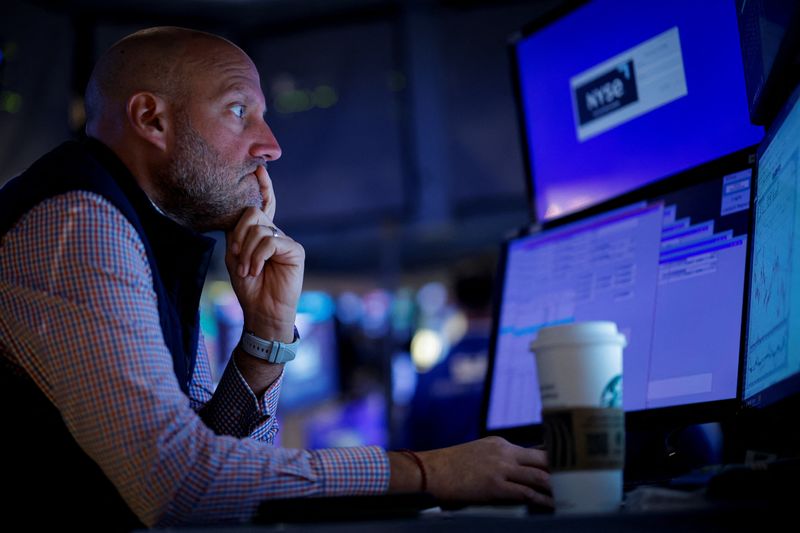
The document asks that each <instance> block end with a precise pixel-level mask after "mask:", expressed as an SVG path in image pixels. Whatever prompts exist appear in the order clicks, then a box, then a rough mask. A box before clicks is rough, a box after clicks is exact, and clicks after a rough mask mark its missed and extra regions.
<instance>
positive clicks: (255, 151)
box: [250, 122, 281, 161]
mask: <svg viewBox="0 0 800 533" xmlns="http://www.w3.org/2000/svg"><path fill="white" fill-rule="evenodd" d="M262 124H263V125H262V127H261V131H260V132H259V135H258V137H257V139H256V142H254V143H253V145H252V146H251V147H250V155H252V156H254V157H259V158H263V159H265V160H266V161H275V160H276V159H278V158H279V157H280V156H281V146H280V145H279V144H278V139H276V138H275V135H274V134H273V133H272V130H271V129H270V127H269V126H268V125H267V123H266V122H263V123H262Z"/></svg>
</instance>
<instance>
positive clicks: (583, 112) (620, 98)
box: [575, 61, 639, 125]
mask: <svg viewBox="0 0 800 533" xmlns="http://www.w3.org/2000/svg"><path fill="white" fill-rule="evenodd" d="M638 100H639V92H638V91H637V89H636V76H634V70H633V61H626V62H625V63H620V64H619V65H617V66H616V67H615V68H613V69H611V70H609V71H607V72H604V73H603V74H601V75H599V76H597V77H596V78H594V79H593V80H591V81H588V82H586V83H584V84H583V85H580V86H578V87H576V88H575V101H576V103H577V107H578V120H579V122H580V124H581V125H583V124H587V123H589V122H591V121H593V120H597V119H598V118H601V117H604V116H606V115H608V114H609V113H612V112H614V111H616V110H617V109H621V108H623V107H625V106H627V105H630V104H633V103H634V102H637V101H638Z"/></svg>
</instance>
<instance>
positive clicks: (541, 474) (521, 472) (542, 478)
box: [508, 466, 550, 493]
mask: <svg viewBox="0 0 800 533" xmlns="http://www.w3.org/2000/svg"><path fill="white" fill-rule="evenodd" d="M508 480H509V481H512V482H514V483H519V484H520V485H525V486H526V487H532V488H535V489H537V490H543V491H545V492H548V493H549V492H550V474H549V473H547V472H545V471H544V470H541V469H539V468H534V467H528V466H520V467H517V468H515V469H514V470H513V471H512V472H510V473H509V475H508Z"/></svg>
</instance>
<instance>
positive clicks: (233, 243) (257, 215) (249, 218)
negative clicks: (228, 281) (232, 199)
mask: <svg viewBox="0 0 800 533" xmlns="http://www.w3.org/2000/svg"><path fill="white" fill-rule="evenodd" d="M259 224H261V225H263V226H271V225H272V219H271V218H267V217H266V216H265V215H264V213H263V212H262V211H261V210H260V209H256V208H255V207H248V208H247V209H245V210H244V213H242V216H241V217H240V218H239V222H237V223H236V227H234V228H233V230H232V231H231V232H230V233H228V235H227V239H228V245H229V246H230V248H231V252H233V253H234V254H239V253H241V251H242V249H243V247H244V246H243V244H244V240H245V238H246V237H247V233H248V232H249V231H250V228H252V227H254V226H258V225H259Z"/></svg>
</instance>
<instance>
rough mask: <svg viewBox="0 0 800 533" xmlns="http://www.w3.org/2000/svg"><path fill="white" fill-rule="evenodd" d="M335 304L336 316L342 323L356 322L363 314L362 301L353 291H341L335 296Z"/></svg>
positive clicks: (350, 323)
mask: <svg viewBox="0 0 800 533" xmlns="http://www.w3.org/2000/svg"><path fill="white" fill-rule="evenodd" d="M336 304H337V305H336V317H337V318H338V319H339V321H341V323H342V324H346V325H348V326H349V325H352V324H357V323H358V322H360V321H361V318H362V317H363V316H364V302H363V300H362V299H361V297H360V296H359V295H357V294H356V293H354V292H350V291H347V292H343V293H342V294H340V295H339V297H338V298H337V301H336Z"/></svg>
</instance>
